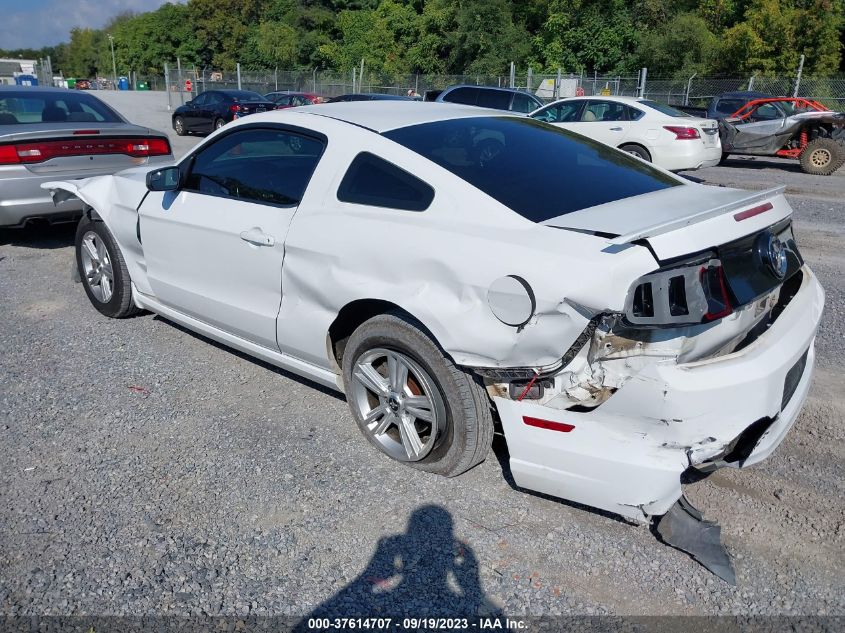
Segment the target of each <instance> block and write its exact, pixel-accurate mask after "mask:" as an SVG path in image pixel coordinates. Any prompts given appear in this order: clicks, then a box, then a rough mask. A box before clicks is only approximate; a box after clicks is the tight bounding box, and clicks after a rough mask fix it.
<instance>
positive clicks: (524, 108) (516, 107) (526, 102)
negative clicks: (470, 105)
mask: <svg viewBox="0 0 845 633" xmlns="http://www.w3.org/2000/svg"><path fill="white" fill-rule="evenodd" d="M479 105H480V104H479ZM537 107H538V106H537V103H536V102H535V101H534V99H532V98H531V97H529V96H528V95H523V94H515V95H514V96H513V103H512V104H511V110H512V111H513V112H524V113H526V114H528V113H529V112H534V110H536V109H537Z"/></svg>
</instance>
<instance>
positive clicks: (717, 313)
mask: <svg viewBox="0 0 845 633" xmlns="http://www.w3.org/2000/svg"><path fill="white" fill-rule="evenodd" d="M699 275H700V279H701V287H702V289H703V290H704V298H705V299H706V300H707V312H705V313H704V317H703V318H704V320H705V321H715V320H716V319H721V318H722V317H726V316H728V315H729V314H730V313H731V312H733V308H732V307H731V299H730V296H729V295H728V285H727V284H726V283H725V269H724V268H722V264H721V263H719V264H717V265H715V266H702V267H701V271H700V273H699Z"/></svg>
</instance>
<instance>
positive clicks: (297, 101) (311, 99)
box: [264, 92, 326, 110]
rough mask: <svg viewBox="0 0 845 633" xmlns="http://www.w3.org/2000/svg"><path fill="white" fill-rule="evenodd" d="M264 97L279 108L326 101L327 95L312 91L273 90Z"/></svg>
mask: <svg viewBox="0 0 845 633" xmlns="http://www.w3.org/2000/svg"><path fill="white" fill-rule="evenodd" d="M264 98H265V99H267V100H268V101H272V102H273V103H275V104H276V109H277V110H283V109H284V108H295V107H298V106H304V105H316V104H318V103H325V102H326V98H325V97H322V96H320V95H315V94H312V93H310V92H271V93H269V94H266V95H264Z"/></svg>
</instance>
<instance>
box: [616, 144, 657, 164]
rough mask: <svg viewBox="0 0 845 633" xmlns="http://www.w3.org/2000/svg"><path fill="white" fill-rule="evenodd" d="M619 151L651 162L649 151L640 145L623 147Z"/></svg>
mask: <svg viewBox="0 0 845 633" xmlns="http://www.w3.org/2000/svg"><path fill="white" fill-rule="evenodd" d="M619 149H621V150H622V151H623V152H627V153H629V154H631V155H632V156H636V157H637V158H641V159H642V160H644V161H646V162H647V163H650V162H651V154H649V153H648V150H647V149H646V148H645V147H641V146H639V145H622V146H621V147H620V148H619Z"/></svg>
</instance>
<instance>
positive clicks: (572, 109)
mask: <svg viewBox="0 0 845 633" xmlns="http://www.w3.org/2000/svg"><path fill="white" fill-rule="evenodd" d="M583 104H584V102H583V101H567V102H566V103H561V104H560V114H559V115H558V116H559V118H558V122H559V123H574V122H575V121H577V120H578V113H579V112H580V111H581V106H582V105H583Z"/></svg>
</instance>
